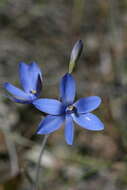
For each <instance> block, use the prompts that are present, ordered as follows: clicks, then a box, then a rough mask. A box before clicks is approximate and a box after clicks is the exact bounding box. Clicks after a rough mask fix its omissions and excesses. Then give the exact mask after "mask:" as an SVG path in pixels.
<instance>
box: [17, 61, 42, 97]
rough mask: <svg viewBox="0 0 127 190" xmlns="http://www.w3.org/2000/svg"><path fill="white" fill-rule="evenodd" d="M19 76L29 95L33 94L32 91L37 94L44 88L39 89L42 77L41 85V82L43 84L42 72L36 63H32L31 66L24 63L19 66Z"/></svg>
mask: <svg viewBox="0 0 127 190" xmlns="http://www.w3.org/2000/svg"><path fill="white" fill-rule="evenodd" d="M19 76H20V82H21V85H22V86H23V88H24V90H25V91H26V92H27V93H29V92H31V91H32V90H35V91H37V92H38V90H39V92H40V90H41V87H42V86H41V87H39V89H38V77H39V76H40V80H39V83H40V81H41V83H42V76H41V70H40V68H39V67H38V65H37V64H36V63H35V62H32V63H31V64H25V63H24V62H21V63H20V64H19ZM41 85H42V84H41ZM39 86H40V85H39Z"/></svg>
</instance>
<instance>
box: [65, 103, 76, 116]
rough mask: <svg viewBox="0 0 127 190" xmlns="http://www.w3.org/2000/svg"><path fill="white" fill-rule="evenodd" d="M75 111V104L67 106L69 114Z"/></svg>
mask: <svg viewBox="0 0 127 190" xmlns="http://www.w3.org/2000/svg"><path fill="white" fill-rule="evenodd" d="M74 112H76V107H75V106H73V105H69V106H67V108H66V113H67V114H71V113H74Z"/></svg>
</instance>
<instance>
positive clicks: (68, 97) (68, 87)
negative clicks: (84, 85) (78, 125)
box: [60, 73, 76, 105]
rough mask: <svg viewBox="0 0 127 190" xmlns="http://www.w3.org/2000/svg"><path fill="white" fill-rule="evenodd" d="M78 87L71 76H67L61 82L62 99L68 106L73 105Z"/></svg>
mask: <svg viewBox="0 0 127 190" xmlns="http://www.w3.org/2000/svg"><path fill="white" fill-rule="evenodd" d="M75 91H76V85H75V80H74V78H73V77H72V75H71V74H69V73H67V74H65V75H64V76H63V77H62V79H61V82H60V98H61V100H62V102H63V103H64V104H66V105H69V104H72V103H73V101H74V98H75Z"/></svg>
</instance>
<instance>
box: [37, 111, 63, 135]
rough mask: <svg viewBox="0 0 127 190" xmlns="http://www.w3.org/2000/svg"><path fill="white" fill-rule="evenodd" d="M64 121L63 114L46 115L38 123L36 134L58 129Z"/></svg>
mask: <svg viewBox="0 0 127 190" xmlns="http://www.w3.org/2000/svg"><path fill="white" fill-rule="evenodd" d="M63 122H64V117H63V116H53V115H48V116H47V117H46V118H45V119H44V120H42V121H41V122H40V124H39V128H38V130H37V134H49V133H52V132H54V131H56V130H58V129H59V128H60V127H61V125H62V124H63Z"/></svg>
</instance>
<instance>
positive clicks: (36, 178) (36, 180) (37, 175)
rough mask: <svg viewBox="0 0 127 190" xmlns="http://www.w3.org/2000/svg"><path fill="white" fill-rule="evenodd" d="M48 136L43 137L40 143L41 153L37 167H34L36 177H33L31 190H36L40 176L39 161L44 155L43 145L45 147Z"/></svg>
mask: <svg viewBox="0 0 127 190" xmlns="http://www.w3.org/2000/svg"><path fill="white" fill-rule="evenodd" d="M48 136H49V135H45V136H44V139H43V141H42V145H41V152H40V155H39V159H38V163H37V167H36V176H35V182H34V185H33V190H38V185H39V174H40V162H41V159H42V155H43V153H44V148H45V145H46V142H47V139H48Z"/></svg>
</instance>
